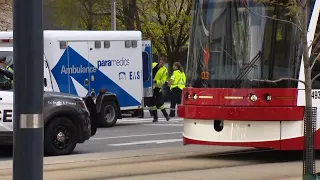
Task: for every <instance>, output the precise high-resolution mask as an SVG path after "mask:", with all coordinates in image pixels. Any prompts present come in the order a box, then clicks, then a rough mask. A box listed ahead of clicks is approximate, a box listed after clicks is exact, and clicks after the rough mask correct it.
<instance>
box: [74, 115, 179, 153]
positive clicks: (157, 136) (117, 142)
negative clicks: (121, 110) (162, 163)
mask: <svg viewBox="0 0 320 180" xmlns="http://www.w3.org/2000/svg"><path fill="white" fill-rule="evenodd" d="M146 115H148V113H146ZM159 115H161V113H159ZM160 117H161V118H160V119H159V122H157V123H153V122H152V118H151V117H150V116H149V117H148V116H146V118H143V119H140V118H124V119H120V120H118V122H117V125H116V126H114V127H112V128H99V129H98V131H97V134H96V135H95V136H94V137H92V138H91V139H90V140H89V141H87V142H85V143H84V144H78V145H77V147H76V149H75V153H77V154H78V153H92V152H111V151H122V150H134V149H141V148H157V147H174V146H182V131H183V121H182V118H172V119H171V120H170V121H166V120H165V119H164V118H163V117H162V116H160Z"/></svg>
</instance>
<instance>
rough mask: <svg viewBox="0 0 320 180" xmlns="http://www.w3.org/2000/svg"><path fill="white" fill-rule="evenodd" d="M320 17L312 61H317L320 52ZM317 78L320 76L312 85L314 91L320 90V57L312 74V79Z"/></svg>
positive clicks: (312, 51)
mask: <svg viewBox="0 0 320 180" xmlns="http://www.w3.org/2000/svg"><path fill="white" fill-rule="evenodd" d="M319 35H320V16H319V18H318V22H317V27H316V32H315V34H314V38H315V42H314V45H313V46H312V50H311V56H310V58H311V60H315V58H316V57H317V56H318V54H319V52H320V37H319ZM315 76H318V77H317V78H316V79H315V80H314V81H313V83H312V89H320V57H318V58H317V60H316V62H315V64H314V66H313V69H312V72H311V78H312V79H313V78H314V77H315Z"/></svg>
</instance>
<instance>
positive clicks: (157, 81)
mask: <svg viewBox="0 0 320 180" xmlns="http://www.w3.org/2000/svg"><path fill="white" fill-rule="evenodd" d="M165 63H166V58H164V57H161V58H160V61H159V63H156V62H154V63H152V78H153V96H152V98H151V99H150V100H151V102H150V105H151V112H152V115H153V122H158V111H157V108H159V109H160V110H161V111H162V113H163V115H164V117H165V118H166V120H167V121H169V120H170V117H169V115H168V113H167V111H166V110H165V108H164V99H163V94H162V88H163V85H164V83H165V82H166V81H167V77H168V70H167V68H166V67H165V66H164V64H165Z"/></svg>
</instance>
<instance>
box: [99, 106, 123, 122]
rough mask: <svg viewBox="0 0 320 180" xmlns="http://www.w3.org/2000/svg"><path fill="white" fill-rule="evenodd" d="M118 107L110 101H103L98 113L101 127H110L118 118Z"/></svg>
mask: <svg viewBox="0 0 320 180" xmlns="http://www.w3.org/2000/svg"><path fill="white" fill-rule="evenodd" d="M118 113H119V112H118V107H117V105H116V103H114V102H112V101H105V102H103V104H102V106H101V109H100V113H99V121H100V126H101V127H112V126H114V125H115V124H116V122H117V120H118Z"/></svg>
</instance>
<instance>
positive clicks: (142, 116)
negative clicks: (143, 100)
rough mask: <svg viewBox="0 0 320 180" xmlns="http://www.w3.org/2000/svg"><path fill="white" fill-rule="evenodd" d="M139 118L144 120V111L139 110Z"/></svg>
mask: <svg viewBox="0 0 320 180" xmlns="http://www.w3.org/2000/svg"><path fill="white" fill-rule="evenodd" d="M139 118H144V110H143V109H141V110H140V111H139Z"/></svg>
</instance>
